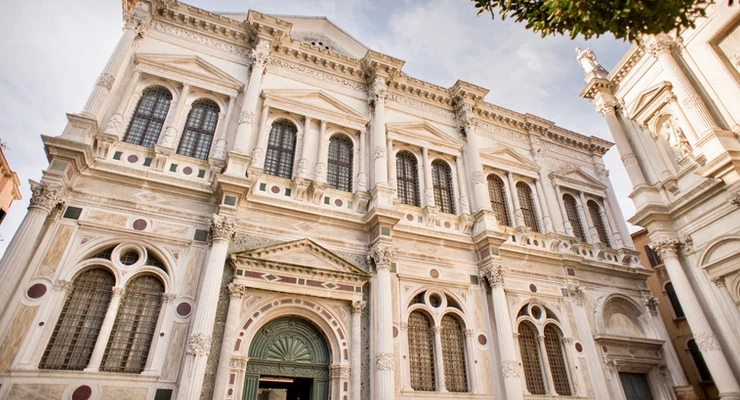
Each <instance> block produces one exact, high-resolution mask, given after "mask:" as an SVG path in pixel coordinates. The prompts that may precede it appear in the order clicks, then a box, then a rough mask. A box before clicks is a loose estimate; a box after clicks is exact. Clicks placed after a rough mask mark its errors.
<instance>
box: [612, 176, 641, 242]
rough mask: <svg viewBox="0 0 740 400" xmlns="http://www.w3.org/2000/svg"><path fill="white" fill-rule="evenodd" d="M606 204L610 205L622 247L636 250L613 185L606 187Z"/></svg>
mask: <svg viewBox="0 0 740 400" xmlns="http://www.w3.org/2000/svg"><path fill="white" fill-rule="evenodd" d="M605 204H608V205H609V214H611V216H612V218H613V219H614V225H616V228H617V233H619V238H620V239H621V242H622V246H624V247H627V248H630V249H634V248H635V245H634V243H632V236H630V232H629V229H628V228H627V224H626V223H625V222H624V221H625V219H624V216H623V215H622V209H621V208H619V201H618V200H617V195H616V194H615V193H614V188H612V186H611V184H609V185H607V186H606V202H605ZM617 244H619V243H617Z"/></svg>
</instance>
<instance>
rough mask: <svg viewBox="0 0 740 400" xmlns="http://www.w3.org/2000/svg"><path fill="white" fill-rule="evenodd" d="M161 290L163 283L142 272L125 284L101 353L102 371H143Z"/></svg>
mask: <svg viewBox="0 0 740 400" xmlns="http://www.w3.org/2000/svg"><path fill="white" fill-rule="evenodd" d="M163 292H164V287H163V285H162V282H161V281H160V280H159V279H157V278H156V277H154V276H151V275H142V276H140V277H137V278H135V279H133V280H132V281H131V282H130V283H129V284H128V285H126V290H125V292H124V295H123V298H122V299H121V305H120V307H119V308H118V314H117V315H116V320H115V322H114V323H113V329H112V331H111V336H110V340H109V341H108V345H107V346H106V349H105V354H104V355H103V362H102V365H101V368H100V369H101V370H102V371H106V372H121V373H133V374H138V373H141V372H142V371H143V370H144V366H145V365H146V359H147V356H148V355H149V346H150V345H151V343H152V337H153V336H154V331H155V329H156V328H157V319H158V318H159V309H160V307H161V306H162V293H163Z"/></svg>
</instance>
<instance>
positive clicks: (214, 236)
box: [211, 214, 236, 241]
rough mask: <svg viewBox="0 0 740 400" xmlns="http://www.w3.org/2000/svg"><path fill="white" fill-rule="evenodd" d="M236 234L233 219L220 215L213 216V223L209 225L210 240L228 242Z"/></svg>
mask: <svg viewBox="0 0 740 400" xmlns="http://www.w3.org/2000/svg"><path fill="white" fill-rule="evenodd" d="M235 234H236V220H235V219H233V218H228V217H224V216H222V215H218V214H213V222H212V224H211V240H226V241H229V240H231V238H233V237H234V235H235Z"/></svg>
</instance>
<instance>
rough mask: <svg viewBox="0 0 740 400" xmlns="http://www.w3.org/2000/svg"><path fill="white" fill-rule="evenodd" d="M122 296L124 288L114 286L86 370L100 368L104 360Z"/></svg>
mask: <svg viewBox="0 0 740 400" xmlns="http://www.w3.org/2000/svg"><path fill="white" fill-rule="evenodd" d="M121 297H123V288H118V287H114V288H113V295H111V298H110V303H109V304H108V310H107V311H106V313H105V317H104V318H103V323H102V324H101V325H100V331H99V332H98V339H97V341H96V342H95V347H94V348H93V352H92V355H91V356H90V362H89V363H88V364H87V368H85V371H99V370H100V363H101V362H102V361H103V354H104V353H105V348H106V346H108V340H109V339H110V334H111V331H112V330H113V323H114V322H116V316H117V315H118V307H119V306H120V305H121Z"/></svg>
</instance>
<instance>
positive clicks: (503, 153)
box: [480, 146, 540, 177]
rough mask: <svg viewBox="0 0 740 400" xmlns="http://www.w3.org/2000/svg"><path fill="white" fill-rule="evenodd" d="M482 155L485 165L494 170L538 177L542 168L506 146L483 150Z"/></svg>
mask: <svg viewBox="0 0 740 400" xmlns="http://www.w3.org/2000/svg"><path fill="white" fill-rule="evenodd" d="M480 155H481V158H482V161H483V164H484V165H488V166H489V167H492V168H497V169H503V170H506V171H514V172H517V173H519V174H522V175H526V176H530V177H537V174H538V172H539V170H540V167H539V166H538V165H537V164H535V163H534V162H532V161H530V160H528V159H527V158H526V157H524V156H523V155H521V154H519V153H518V152H517V151H516V150H513V149H511V148H509V147H506V146H501V147H496V148H490V149H482V150H481V151H480Z"/></svg>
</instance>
